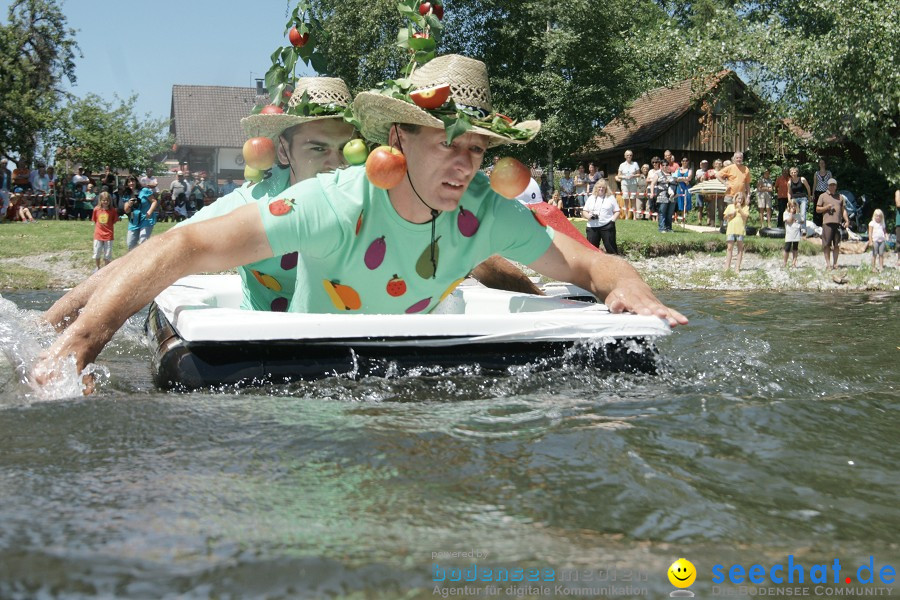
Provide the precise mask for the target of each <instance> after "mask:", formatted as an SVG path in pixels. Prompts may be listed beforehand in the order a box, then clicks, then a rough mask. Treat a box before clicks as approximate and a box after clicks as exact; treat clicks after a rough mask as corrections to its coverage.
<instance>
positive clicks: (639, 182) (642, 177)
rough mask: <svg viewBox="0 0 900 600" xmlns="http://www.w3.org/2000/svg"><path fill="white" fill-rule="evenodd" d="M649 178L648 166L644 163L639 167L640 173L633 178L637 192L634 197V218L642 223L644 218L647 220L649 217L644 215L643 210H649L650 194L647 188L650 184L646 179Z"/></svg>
mask: <svg viewBox="0 0 900 600" xmlns="http://www.w3.org/2000/svg"><path fill="white" fill-rule="evenodd" d="M649 176H650V165H648V164H647V163H644V164H642V165H641V172H640V173H639V174H638V176H637V177H636V178H635V182H636V186H637V192H635V195H634V218H635V219H640V220H641V221H643V220H644V219H645V218H647V219H649V218H650V217H649V216H645V215H644V211H645V210H649V209H650V201H649V198H650V193H649V191H648V186H649V185H650V182H649V181H648V177H649Z"/></svg>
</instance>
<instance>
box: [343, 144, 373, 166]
mask: <svg viewBox="0 0 900 600" xmlns="http://www.w3.org/2000/svg"><path fill="white" fill-rule="evenodd" d="M367 156H369V149H368V148H366V143H365V142H364V141H362V140H361V139H360V138H356V139H354V140H350V141H349V142H347V143H346V144H344V158H346V159H347V162H348V163H349V164H351V165H361V164H363V163H364V162H366V157H367Z"/></svg>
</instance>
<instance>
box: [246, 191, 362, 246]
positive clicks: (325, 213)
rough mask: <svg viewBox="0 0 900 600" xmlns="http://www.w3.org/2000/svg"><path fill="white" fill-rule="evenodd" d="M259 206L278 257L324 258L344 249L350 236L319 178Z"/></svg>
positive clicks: (268, 236)
mask: <svg viewBox="0 0 900 600" xmlns="http://www.w3.org/2000/svg"><path fill="white" fill-rule="evenodd" d="M336 201H339V200H336ZM257 205H258V206H259V213H260V216H261V217H262V222H263V228H264V229H265V232H266V237H267V238H268V240H269V245H270V246H271V247H272V253H273V255H275V256H280V255H282V254H288V253H290V252H295V251H299V252H300V253H301V254H303V255H305V256H308V257H311V258H324V257H326V256H328V255H329V254H332V253H333V252H335V251H336V250H337V249H338V248H339V247H340V246H341V244H342V243H343V241H344V238H345V234H346V233H347V232H346V231H345V228H344V226H343V225H344V224H343V223H342V221H341V219H340V218H339V217H338V215H337V213H335V211H334V208H332V204H331V201H330V200H329V198H327V197H326V195H325V193H324V191H323V189H322V185H321V183H320V182H319V181H318V179H316V178H313V179H307V180H306V181H302V182H300V183H298V184H296V185H294V186H292V187H290V188H288V189H287V190H285V191H284V192H282V193H281V194H278V195H276V196H275V197H274V198H273V199H271V200H269V201H268V202H265V201H263V202H258V203H257Z"/></svg>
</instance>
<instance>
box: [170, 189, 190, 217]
mask: <svg viewBox="0 0 900 600" xmlns="http://www.w3.org/2000/svg"><path fill="white" fill-rule="evenodd" d="M173 212H174V217H175V222H177V223H180V222H181V221H184V220H185V219H187V196H185V195H184V194H178V197H176V198H175V208H174V209H173Z"/></svg>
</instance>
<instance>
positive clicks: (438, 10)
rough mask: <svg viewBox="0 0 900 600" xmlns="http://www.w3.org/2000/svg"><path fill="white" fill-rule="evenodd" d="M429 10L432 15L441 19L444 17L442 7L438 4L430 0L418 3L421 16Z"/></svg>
mask: <svg viewBox="0 0 900 600" xmlns="http://www.w3.org/2000/svg"><path fill="white" fill-rule="evenodd" d="M429 10H431V11H433V12H434V16H435V17H437V18H438V20H441V19H443V18H444V7H443V6H441V5H440V4H432V3H431V2H423V3H422V4H420V5H419V14H420V15H422V16H423V17H424V16H425V15H427V14H428V11H429Z"/></svg>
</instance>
